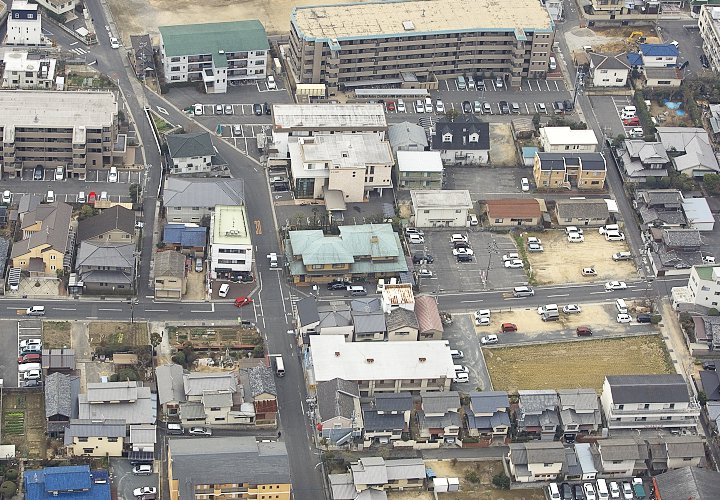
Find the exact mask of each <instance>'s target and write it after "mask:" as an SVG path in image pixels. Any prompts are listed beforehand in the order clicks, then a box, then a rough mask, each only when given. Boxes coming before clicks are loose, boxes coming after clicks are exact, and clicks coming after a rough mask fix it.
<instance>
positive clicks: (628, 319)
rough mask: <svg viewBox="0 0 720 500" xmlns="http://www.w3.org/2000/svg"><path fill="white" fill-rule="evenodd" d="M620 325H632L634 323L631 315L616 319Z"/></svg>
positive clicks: (618, 316) (623, 315) (620, 316)
mask: <svg viewBox="0 0 720 500" xmlns="http://www.w3.org/2000/svg"><path fill="white" fill-rule="evenodd" d="M616 320H617V322H618V323H630V322H631V321H632V317H631V316H630V315H629V314H622V313H620V314H618V315H617V318H616Z"/></svg>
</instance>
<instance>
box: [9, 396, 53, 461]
mask: <svg viewBox="0 0 720 500" xmlns="http://www.w3.org/2000/svg"><path fill="white" fill-rule="evenodd" d="M43 395H44V394H43V391H41V390H30V391H28V390H23V389H5V390H4V392H3V399H2V413H3V415H2V422H3V432H2V437H3V443H6V444H14V445H15V447H16V451H17V458H34V459H45V458H46V450H47V441H46V439H45V430H46V427H45V426H46V420H45V405H44V404H43Z"/></svg>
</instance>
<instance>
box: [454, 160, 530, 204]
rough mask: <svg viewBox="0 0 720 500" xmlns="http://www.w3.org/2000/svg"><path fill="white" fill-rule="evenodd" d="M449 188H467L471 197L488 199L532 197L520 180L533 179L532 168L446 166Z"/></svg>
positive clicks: (473, 198) (475, 199) (474, 199)
mask: <svg viewBox="0 0 720 500" xmlns="http://www.w3.org/2000/svg"><path fill="white" fill-rule="evenodd" d="M445 172H446V179H445V180H446V182H447V189H467V190H468V191H470V199H472V200H473V201H477V200H488V199H493V198H504V197H507V195H512V197H525V196H527V197H532V196H533V195H532V193H529V192H528V193H524V192H523V191H522V189H521V187H520V180H521V179H522V178H523V177H526V178H528V179H530V180H532V170H531V169H530V168H512V167H506V168H484V169H483V170H482V172H481V173H480V172H478V169H477V168H446V169H445ZM478 175H482V179H483V181H482V182H478Z"/></svg>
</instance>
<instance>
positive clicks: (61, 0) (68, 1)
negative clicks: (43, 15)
mask: <svg viewBox="0 0 720 500" xmlns="http://www.w3.org/2000/svg"><path fill="white" fill-rule="evenodd" d="M35 1H36V2H37V3H39V4H40V5H42V6H43V7H45V8H46V9H47V10H49V11H50V12H52V13H54V14H57V15H58V16H61V15H63V14H65V13H66V12H72V11H73V10H74V9H75V0H35Z"/></svg>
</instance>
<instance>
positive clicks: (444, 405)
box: [415, 391, 462, 442]
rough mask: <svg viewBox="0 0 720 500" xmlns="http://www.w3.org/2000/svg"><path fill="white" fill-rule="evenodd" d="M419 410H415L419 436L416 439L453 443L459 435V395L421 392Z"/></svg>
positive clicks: (454, 393) (450, 392)
mask: <svg viewBox="0 0 720 500" xmlns="http://www.w3.org/2000/svg"><path fill="white" fill-rule="evenodd" d="M421 396H422V405H421V407H420V408H421V409H419V410H415V418H416V419H417V423H418V431H419V432H420V435H419V436H418V437H417V438H416V439H419V440H424V441H431V442H435V441H437V440H441V441H442V440H445V441H446V442H454V440H455V439H456V438H457V437H458V436H459V435H460V429H461V428H462V418H461V417H460V406H461V405H460V394H459V393H458V392H456V391H446V392H423V393H421Z"/></svg>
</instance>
